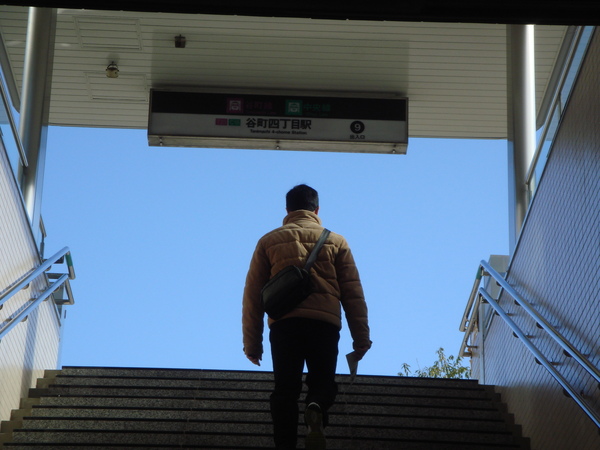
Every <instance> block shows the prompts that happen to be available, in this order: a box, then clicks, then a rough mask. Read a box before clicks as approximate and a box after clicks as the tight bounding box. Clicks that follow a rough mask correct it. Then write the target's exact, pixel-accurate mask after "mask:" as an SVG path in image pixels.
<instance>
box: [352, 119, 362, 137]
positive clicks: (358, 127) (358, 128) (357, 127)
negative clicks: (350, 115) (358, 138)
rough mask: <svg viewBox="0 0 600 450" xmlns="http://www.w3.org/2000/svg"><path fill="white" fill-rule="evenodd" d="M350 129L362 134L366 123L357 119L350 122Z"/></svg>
mask: <svg viewBox="0 0 600 450" xmlns="http://www.w3.org/2000/svg"><path fill="white" fill-rule="evenodd" d="M350 129H351V130H352V132H353V133H355V134H360V133H362V132H363V131H365V124H364V123H362V122H361V121H360V120H355V121H354V122H352V123H351V124H350Z"/></svg>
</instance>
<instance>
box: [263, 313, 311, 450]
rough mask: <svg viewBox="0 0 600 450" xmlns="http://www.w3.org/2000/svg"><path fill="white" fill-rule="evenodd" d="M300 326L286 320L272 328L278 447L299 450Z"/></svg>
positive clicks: (272, 414) (297, 323)
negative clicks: (296, 449)
mask: <svg viewBox="0 0 600 450" xmlns="http://www.w3.org/2000/svg"><path fill="white" fill-rule="evenodd" d="M299 329H300V323H299V321H298V320H295V319H286V320H282V321H280V322H276V323H274V324H273V325H272V326H271V331H270V341H271V355H272V357H273V374H274V378H275V388H274V390H273V393H272V394H271V416H272V418H273V430H274V439H275V448H277V449H295V448H296V442H297V439H298V397H299V396H300V392H301V390H302V370H303V369H304V355H303V351H302V347H303V342H302V340H303V339H302V336H301V333H300V332H299Z"/></svg>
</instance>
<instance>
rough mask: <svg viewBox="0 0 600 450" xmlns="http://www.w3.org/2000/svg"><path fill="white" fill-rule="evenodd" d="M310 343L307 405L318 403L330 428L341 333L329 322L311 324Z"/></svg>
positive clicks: (307, 363)
mask: <svg viewBox="0 0 600 450" xmlns="http://www.w3.org/2000/svg"><path fill="white" fill-rule="evenodd" d="M307 340H308V344H309V346H308V348H307V357H306V366H307V369H308V374H307V376H306V385H307V386H308V394H307V396H306V404H307V405H309V404H310V403H313V402H314V403H317V404H318V405H319V406H320V408H321V410H322V411H323V417H324V425H327V410H328V409H329V408H330V407H331V405H333V402H334V401H335V397H336V395H337V391H338V389H337V383H336V382H335V371H336V366H337V357H338V342H339V340H340V332H339V330H338V328H337V327H336V326H334V325H331V324H329V323H327V322H322V321H311V330H310V331H309V332H308V333H307Z"/></svg>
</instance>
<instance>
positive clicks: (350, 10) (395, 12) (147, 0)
mask: <svg viewBox="0 0 600 450" xmlns="http://www.w3.org/2000/svg"><path fill="white" fill-rule="evenodd" d="M2 3H3V4H7V5H19V6H23V5H27V6H40V7H51V8H73V9H97V10H113V11H141V12H164V13H185V14H222V15H242V16H262V17H296V18H312V19H334V20H348V19H351V20H374V21H384V20H385V21H407V22H464V23H506V24H536V25H598V24H600V2H599V1H598V0H568V1H567V0H546V1H544V2H541V1H540V0H396V1H390V0H372V1H369V2H364V1H361V2H345V3H342V4H341V5H340V4H339V3H338V2H334V1H332V0H329V1H323V0H317V1H315V0H305V1H302V2H291V1H281V0H279V1H273V0H267V1H261V0H254V1H248V0H169V1H164V0H160V1H158V0H26V1H23V0H19V1H17V0H12V1H11V0H4V1H2Z"/></svg>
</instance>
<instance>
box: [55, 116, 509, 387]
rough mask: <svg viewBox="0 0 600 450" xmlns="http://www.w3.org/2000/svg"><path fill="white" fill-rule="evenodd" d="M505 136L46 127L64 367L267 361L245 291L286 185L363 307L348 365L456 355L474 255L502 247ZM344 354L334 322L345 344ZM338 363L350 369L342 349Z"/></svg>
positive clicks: (238, 365)
mask: <svg viewBox="0 0 600 450" xmlns="http://www.w3.org/2000/svg"><path fill="white" fill-rule="evenodd" d="M506 158H507V156H506V142H505V141H477V140H468V141H465V140H440V139H411V140H410V142H409V146H408V154H407V155H369V154H350V153H318V152H284V151H258V150H230V149H193V148H156V147H148V145H147V139H146V132H145V131H144V130H107V129H79V128H62V127H61V128H51V129H50V132H49V142H48V153H47V166H46V172H45V184H44V204H43V217H44V221H45V224H46V228H47V230H48V238H47V240H46V252H47V254H48V255H50V254H52V253H54V252H55V251H57V250H59V249H60V248H62V247H63V246H65V245H67V246H69V247H70V248H71V251H72V254H73V258H74V262H75V269H76V272H77V279H76V280H75V281H74V282H73V284H72V285H73V290H74V293H75V300H76V304H75V305H74V306H71V307H69V308H68V317H67V321H66V327H65V330H64V336H63V339H64V342H63V349H62V360H61V361H62V364H63V365H100V366H127V367H170V368H195V369H234V370H271V362H270V357H269V354H268V352H269V347H268V344H267V342H268V336H265V343H266V346H265V351H266V354H265V357H264V358H263V364H262V366H261V367H260V368H257V367H256V366H253V365H252V364H251V363H250V362H249V361H247V360H246V358H245V357H244V355H243V353H242V337H241V296H242V290H243V286H244V281H245V276H246V272H247V270H248V264H249V262H250V257H251V255H252V252H253V250H254V247H255V245H256V241H257V240H258V239H259V238H260V237H261V236H262V235H263V234H264V233H266V232H268V231H270V230H271V229H273V228H276V227H278V226H280V225H281V221H282V219H283V217H284V215H285V203H284V197H285V193H286V192H287V191H288V190H289V189H290V188H291V187H293V186H294V185H296V184H299V183H307V184H309V185H311V186H313V187H314V188H315V189H317V190H318V191H319V194H320V199H321V210H320V216H321V218H322V220H323V224H324V225H325V226H326V227H328V228H330V229H331V230H333V231H335V232H337V233H340V234H342V235H344V236H345V237H346V239H347V240H348V242H349V243H350V246H351V248H352V250H353V253H354V256H355V259H356V261H357V264H358V267H359V271H360V275H361V279H362V281H363V286H364V289H365V294H366V298H367V303H368V306H369V312H370V326H371V334H372V340H373V348H372V350H371V351H370V352H369V353H367V356H366V357H365V359H364V360H363V361H361V363H360V365H359V373H362V374H377V375H396V374H397V373H398V372H399V371H400V370H401V368H402V364H403V363H408V364H410V365H411V366H412V368H413V369H416V368H419V367H420V368H423V367H425V366H428V365H431V364H432V363H433V362H434V361H435V360H436V354H435V352H436V350H437V349H438V348H439V347H444V348H445V349H446V353H447V354H452V355H456V354H457V352H458V349H459V346H460V342H461V339H462V335H461V333H459V331H458V325H459V322H460V319H461V316H462V313H463V311H464V307H465V304H466V301H467V298H468V295H469V293H470V289H471V286H472V284H473V280H474V276H475V271H476V268H477V264H478V262H479V261H480V260H481V259H487V257H488V256H489V255H490V254H506V253H507V252H508V218H507V216H508V209H507V208H508V206H507V198H508V194H507V185H508V184H507V159H506ZM349 351H351V340H350V339H349V334H348V330H347V328H346V327H345V326H344V328H343V329H342V339H341V341H340V355H343V354H345V353H348V352H349ZM338 372H340V373H347V372H348V370H347V367H346V363H345V359H344V358H340V359H339V361H338Z"/></svg>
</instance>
